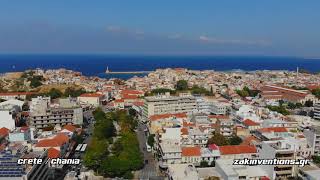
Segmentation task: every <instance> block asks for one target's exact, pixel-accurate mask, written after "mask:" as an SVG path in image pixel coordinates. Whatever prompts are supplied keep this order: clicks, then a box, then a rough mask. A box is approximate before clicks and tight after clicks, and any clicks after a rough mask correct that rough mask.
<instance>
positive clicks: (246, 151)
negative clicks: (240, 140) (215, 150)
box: [219, 145, 257, 159]
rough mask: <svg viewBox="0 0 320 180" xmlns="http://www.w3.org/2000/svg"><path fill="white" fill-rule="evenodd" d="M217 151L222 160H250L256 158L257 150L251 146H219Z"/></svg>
mask: <svg viewBox="0 0 320 180" xmlns="http://www.w3.org/2000/svg"><path fill="white" fill-rule="evenodd" d="M219 150H220V154H221V158H223V159H243V158H248V159H252V158H256V157H257V149H256V147H255V146H251V145H227V146H219Z"/></svg>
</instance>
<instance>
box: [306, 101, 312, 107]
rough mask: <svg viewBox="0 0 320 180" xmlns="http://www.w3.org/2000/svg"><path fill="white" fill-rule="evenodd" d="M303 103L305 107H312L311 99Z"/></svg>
mask: <svg viewBox="0 0 320 180" xmlns="http://www.w3.org/2000/svg"><path fill="white" fill-rule="evenodd" d="M304 105H305V106H306V107H312V106H313V101H310V100H308V101H306V102H305V103H304Z"/></svg>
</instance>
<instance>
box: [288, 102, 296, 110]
mask: <svg viewBox="0 0 320 180" xmlns="http://www.w3.org/2000/svg"><path fill="white" fill-rule="evenodd" d="M296 107H297V106H296V104H294V103H292V102H289V103H288V108H289V109H295V108H296Z"/></svg>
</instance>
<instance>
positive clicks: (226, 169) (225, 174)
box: [215, 159, 270, 180]
mask: <svg viewBox="0 0 320 180" xmlns="http://www.w3.org/2000/svg"><path fill="white" fill-rule="evenodd" d="M215 169H216V171H217V172H218V173H219V175H220V176H221V179H228V180H270V179H269V178H268V175H267V173H266V172H265V171H264V169H263V168H261V167H258V166H244V165H233V159H218V160H216V166H215Z"/></svg>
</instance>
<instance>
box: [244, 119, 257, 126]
mask: <svg viewBox="0 0 320 180" xmlns="http://www.w3.org/2000/svg"><path fill="white" fill-rule="evenodd" d="M242 123H243V124H244V125H246V126H259V125H260V124H259V123H256V122H254V121H252V120H251V119H246V120H244V121H243V122H242Z"/></svg>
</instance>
